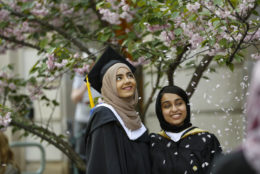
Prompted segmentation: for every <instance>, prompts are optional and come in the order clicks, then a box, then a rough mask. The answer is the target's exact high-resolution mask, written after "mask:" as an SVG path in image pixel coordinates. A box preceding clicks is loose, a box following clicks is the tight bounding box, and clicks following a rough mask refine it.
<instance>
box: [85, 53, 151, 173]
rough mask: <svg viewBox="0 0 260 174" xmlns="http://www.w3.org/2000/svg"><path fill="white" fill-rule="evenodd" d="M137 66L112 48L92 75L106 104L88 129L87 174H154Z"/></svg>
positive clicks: (94, 84)
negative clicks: (140, 108) (138, 107)
mask: <svg viewBox="0 0 260 174" xmlns="http://www.w3.org/2000/svg"><path fill="white" fill-rule="evenodd" d="M134 71H135V68H134V67H133V66H132V65H131V64H130V63H129V62H127V61H126V60H125V59H124V58H123V57H121V56H120V55H118V54H117V53H116V52H115V51H114V50H113V49H112V48H108V49H107V50H106V51H105V52H104V54H103V55H102V56H101V58H100V59H99V60H98V62H97V63H96V64H95V65H94V67H93V68H92V70H91V71H90V73H89V74H88V77H89V81H90V83H91V85H92V87H94V88H95V89H96V90H97V91H99V92H101V94H102V97H103V100H104V103H103V104H99V105H97V106H96V107H95V109H94V111H93V113H92V115H91V118H90V121H89V123H88V126H87V130H86V164H87V166H86V174H99V173H100V174H101V173H102V174H110V173H113V174H133V173H134V174H150V173H151V166H150V158H149V137H148V133H147V129H146V128H145V126H144V125H143V123H142V122H141V119H140V117H139V115H138V113H137V112H136V110H135V106H136V104H137V102H138V94H137V90H136V80H135V77H134V75H133V72H134Z"/></svg>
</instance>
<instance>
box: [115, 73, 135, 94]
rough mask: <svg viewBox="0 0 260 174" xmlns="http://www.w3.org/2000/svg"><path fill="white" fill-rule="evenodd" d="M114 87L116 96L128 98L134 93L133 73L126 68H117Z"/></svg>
mask: <svg viewBox="0 0 260 174" xmlns="http://www.w3.org/2000/svg"><path fill="white" fill-rule="evenodd" d="M116 88H117V93H118V96H119V97H121V98H129V97H132V96H133V95H134V94H135V88H136V81H135V77H134V75H133V73H132V72H131V71H130V70H129V69H127V68H119V69H118V70H117V72H116Z"/></svg>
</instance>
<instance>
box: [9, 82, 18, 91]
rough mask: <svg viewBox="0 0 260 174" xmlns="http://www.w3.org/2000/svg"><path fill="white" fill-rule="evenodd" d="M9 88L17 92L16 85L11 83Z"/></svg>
mask: <svg viewBox="0 0 260 174" xmlns="http://www.w3.org/2000/svg"><path fill="white" fill-rule="evenodd" d="M8 86H9V88H10V89H11V90H15V89H16V85H15V84H14V83H10V84H9V85H8Z"/></svg>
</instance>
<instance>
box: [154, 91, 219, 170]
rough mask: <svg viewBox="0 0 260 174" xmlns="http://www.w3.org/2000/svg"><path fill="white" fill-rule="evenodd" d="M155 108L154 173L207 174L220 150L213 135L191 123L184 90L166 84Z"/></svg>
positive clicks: (187, 100)
mask: <svg viewBox="0 0 260 174" xmlns="http://www.w3.org/2000/svg"><path fill="white" fill-rule="evenodd" d="M155 107H156V115H157V117H158V120H159V122H160V126H161V128H162V131H161V132H159V133H158V134H154V133H152V134H151V135H150V138H151V142H150V148H151V149H150V152H151V160H152V172H153V174H161V173H163V174H185V173H186V174H192V173H199V174H204V173H209V171H210V167H211V163H212V160H213V158H214V157H215V156H216V155H218V154H220V153H221V152H222V149H221V147H220V143H219V141H218V139H217V138H216V136H215V135H214V134H211V133H209V132H207V131H204V130H201V129H199V128H196V127H193V126H192V124H191V122H190V105H189V99H188V96H187V94H186V92H185V91H184V90H182V89H181V88H179V87H178V86H165V87H163V88H162V89H161V90H160V92H159V94H158V96H157V99H156V106H155Z"/></svg>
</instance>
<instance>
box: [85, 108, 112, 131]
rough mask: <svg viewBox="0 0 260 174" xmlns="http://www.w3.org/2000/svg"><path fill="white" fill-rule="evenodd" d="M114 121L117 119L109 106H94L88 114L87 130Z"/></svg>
mask: <svg viewBox="0 0 260 174" xmlns="http://www.w3.org/2000/svg"><path fill="white" fill-rule="evenodd" d="M116 121H117V119H116V117H115V115H114V113H113V112H112V111H111V110H110V109H109V108H107V107H105V106H99V107H96V108H94V110H93V111H92V114H91V116H90V120H89V122H88V126H87V132H92V131H93V130H95V129H97V128H98V127H101V126H102V125H105V124H108V123H111V122H116Z"/></svg>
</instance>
